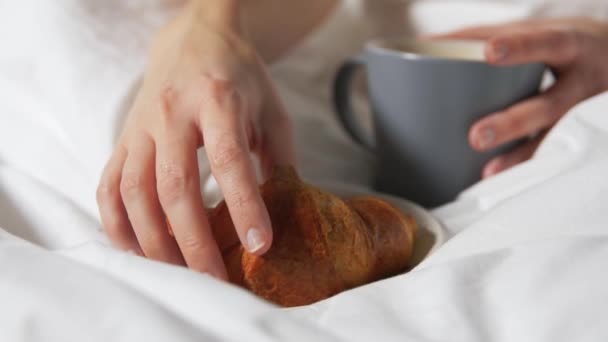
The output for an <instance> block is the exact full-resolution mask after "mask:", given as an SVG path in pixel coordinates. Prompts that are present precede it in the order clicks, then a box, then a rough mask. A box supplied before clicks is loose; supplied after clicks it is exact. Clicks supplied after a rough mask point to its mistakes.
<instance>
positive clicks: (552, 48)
mask: <svg viewBox="0 0 608 342" xmlns="http://www.w3.org/2000/svg"><path fill="white" fill-rule="evenodd" d="M581 39H582V38H581V37H580V36H579V35H578V34H577V33H576V31H573V30H569V29H556V28H550V27H546V28H537V29H531V30H527V31H521V32H512V33H497V34H496V35H493V36H492V38H490V39H489V40H488V42H487V44H486V59H487V60H488V62H490V63H495V64H500V65H513V64H522V63H529V62H543V63H547V64H549V65H555V66H557V65H562V64H565V63H569V62H572V61H573V60H575V58H576V57H577V56H578V55H579V51H580V48H581V46H580V45H581V43H580V40H581Z"/></svg>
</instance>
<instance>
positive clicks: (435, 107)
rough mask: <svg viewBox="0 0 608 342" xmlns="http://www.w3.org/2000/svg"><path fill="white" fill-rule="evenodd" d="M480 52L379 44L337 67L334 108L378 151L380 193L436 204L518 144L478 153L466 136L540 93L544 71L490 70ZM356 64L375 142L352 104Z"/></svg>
mask: <svg viewBox="0 0 608 342" xmlns="http://www.w3.org/2000/svg"><path fill="white" fill-rule="evenodd" d="M483 51H484V44H483V42H479V41H456V40H452V41H447V40H446V41H419V40H406V39H403V38H393V39H381V40H375V41H372V42H370V43H369V44H368V45H367V47H366V49H365V52H364V53H363V54H362V55H360V56H359V57H356V58H354V59H352V60H350V61H348V62H346V63H345V64H344V65H343V66H342V67H341V69H340V71H339V72H338V75H337V77H336V81H335V84H334V102H335V106H336V111H337V113H338V117H339V119H340V121H341V122H342V124H343V125H344V127H345V128H346V130H347V131H348V132H349V133H350V135H351V136H352V138H353V139H354V140H355V141H357V142H359V143H360V144H362V145H364V146H366V147H368V148H370V149H373V151H375V153H376V155H377V165H376V188H377V189H378V190H380V191H382V192H387V193H391V194H394V195H398V196H401V197H405V198H407V199H410V200H412V201H414V202H417V203H419V204H421V205H423V206H426V207H436V206H439V205H441V204H444V203H447V202H449V201H452V200H454V199H455V198H456V196H457V195H458V194H459V193H460V192H461V191H463V190H465V189H466V188H467V187H469V186H471V185H473V184H474V183H476V182H477V181H479V180H480V178H481V170H482V167H483V165H484V164H485V163H486V162H488V161H489V160H490V159H491V158H492V157H494V156H496V155H499V154H502V153H504V152H506V151H507V150H509V149H512V148H513V147H514V146H515V145H516V144H517V143H518V142H515V143H511V144H508V145H505V146H502V147H500V148H497V149H495V150H493V151H490V152H487V153H479V152H476V151H474V150H473V149H472V148H471V147H470V145H469V142H468V132H469V129H470V127H471V125H472V124H473V123H474V122H476V121H477V120H479V119H480V118H481V117H483V116H485V115H488V114H490V113H494V112H496V111H499V110H503V109H505V108H507V107H508V106H510V105H512V104H514V103H517V102H519V101H521V100H524V99H526V98H528V97H530V96H533V95H535V94H537V93H538V91H539V87H540V83H541V81H542V77H543V74H544V71H545V66H544V65H543V64H541V63H532V64H523V65H517V66H508V67H502V66H501V67H499V66H493V65H490V64H488V63H486V62H485V61H484V53H483ZM360 67H365V69H366V70H367V79H368V89H369V98H370V103H371V107H372V112H373V114H374V115H373V123H374V137H375V139H374V140H375V142H371V141H370V140H371V139H369V134H366V133H365V130H364V129H362V128H361V125H360V123H359V122H358V121H357V120H356V115H355V113H354V112H353V108H352V104H351V89H350V88H351V80H352V78H353V75H354V72H355V71H356V70H357V69H358V68H360Z"/></svg>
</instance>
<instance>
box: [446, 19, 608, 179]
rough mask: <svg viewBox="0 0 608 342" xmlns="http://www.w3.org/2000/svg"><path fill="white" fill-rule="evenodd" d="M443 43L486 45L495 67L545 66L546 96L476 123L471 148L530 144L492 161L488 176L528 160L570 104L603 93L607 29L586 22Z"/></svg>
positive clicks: (468, 34)
mask: <svg viewBox="0 0 608 342" xmlns="http://www.w3.org/2000/svg"><path fill="white" fill-rule="evenodd" d="M445 37H448V38H459V39H483V40H486V41H487V45H486V52H485V53H486V59H487V61H488V62H489V63H492V64H496V65H512V64H518V63H528V62H544V63H545V64H546V65H547V66H549V67H550V68H551V70H552V71H553V73H554V75H555V77H556V83H555V84H554V85H553V86H552V87H551V88H550V89H549V90H548V91H547V92H545V93H543V94H540V95H539V96H536V97H534V98H532V99H529V100H525V101H523V102H521V103H517V104H515V105H513V106H512V107H510V108H507V109H506V110H504V111H502V112H498V113H494V114H492V115H490V116H487V117H485V118H483V119H481V120H480V121H478V122H477V123H475V124H474V125H473V126H472V128H471V130H470V133H469V140H470V144H471V146H472V147H473V148H474V149H476V150H478V151H486V150H490V149H493V148H495V147H498V146H500V145H502V144H505V143H508V142H511V141H514V140H517V139H520V138H525V137H532V136H534V138H531V139H530V141H528V142H526V143H525V144H524V145H523V146H520V147H519V148H517V149H515V150H514V151H512V152H509V153H507V154H504V155H502V156H499V157H497V158H495V159H493V160H491V161H490V162H489V163H488V164H487V165H486V166H485V167H484V170H483V176H484V178H485V177H489V176H492V175H495V174H497V173H499V172H501V171H503V170H505V169H508V168H510V167H511V166H514V165H516V164H518V163H521V162H523V161H525V160H528V159H529V158H530V157H531V156H532V154H533V153H534V151H535V150H536V148H537V146H538V145H539V144H540V142H541V141H542V139H543V137H544V135H545V133H546V132H547V131H548V130H549V129H551V127H552V126H553V125H554V124H555V123H556V122H557V121H558V120H559V119H560V118H561V117H562V116H563V115H564V114H565V113H566V112H567V111H568V110H569V109H570V108H572V107H573V106H574V105H576V104H577V103H579V102H581V101H583V100H585V99H587V98H589V97H591V96H594V95H596V94H598V93H601V92H603V91H605V90H608V63H607V61H608V24H607V23H604V22H599V21H594V20H592V19H587V18H571V19H559V20H538V21H524V22H517V23H512V24H507V25H499V26H484V27H476V28H471V29H466V30H463V31H459V32H455V33H451V34H448V35H446V36H445Z"/></svg>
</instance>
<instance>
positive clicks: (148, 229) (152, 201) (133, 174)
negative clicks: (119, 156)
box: [120, 135, 184, 265]
mask: <svg viewBox="0 0 608 342" xmlns="http://www.w3.org/2000/svg"><path fill="white" fill-rule="evenodd" d="M154 164H155V148H154V142H153V141H152V139H151V138H150V137H148V136H146V135H142V136H140V137H138V138H137V139H134V140H133V142H132V144H131V146H130V149H129V154H128V156H127V159H126V161H125V164H124V168H123V170H122V178H121V182H120V193H121V195H122V200H123V203H124V205H125V208H126V210H127V213H128V216H129V220H130V221H131V225H132V227H133V230H134V232H135V235H136V236H137V240H138V241H139V244H140V246H141V248H142V250H143V252H144V254H145V255H146V256H147V257H149V258H151V259H154V260H158V261H164V262H168V263H171V264H175V265H184V260H183V258H182V256H181V253H180V251H179V248H178V246H177V244H176V243H175V240H174V239H173V237H171V235H170V234H169V231H168V230H167V225H166V224H165V217H164V215H163V210H162V208H161V206H160V202H159V200H158V196H157V192H156V178H155V173H154Z"/></svg>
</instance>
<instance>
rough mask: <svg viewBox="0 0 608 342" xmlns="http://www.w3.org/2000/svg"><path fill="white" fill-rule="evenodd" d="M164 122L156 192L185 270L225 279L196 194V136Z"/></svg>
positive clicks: (167, 113) (190, 131)
mask: <svg viewBox="0 0 608 342" xmlns="http://www.w3.org/2000/svg"><path fill="white" fill-rule="evenodd" d="M165 115H172V114H171V113H170V112H166V113H165ZM165 122H166V124H165V128H164V130H163V131H161V132H159V134H158V136H159V137H158V138H157V156H156V158H157V163H156V174H157V183H156V188H157V191H158V195H159V199H160V203H161V204H162V208H163V209H164V212H165V214H166V215H167V219H168V220H169V222H170V224H171V228H172V231H173V235H174V236H175V240H176V241H177V244H178V245H179V248H180V250H181V252H182V254H183V256H184V259H185V262H186V264H187V265H188V267H189V268H192V269H194V270H196V271H199V272H203V273H209V274H211V275H213V276H214V277H216V278H219V279H227V273H226V269H225V266H224V263H223V259H222V255H221V253H220V251H219V249H218V247H217V244H216V242H215V240H214V239H213V235H212V233H211V228H210V226H209V222H208V220H207V217H206V211H205V207H204V205H203V199H202V196H201V192H200V178H199V177H200V176H199V168H198V159H197V153H196V151H197V148H198V141H197V135H198V132H197V130H196V127H194V126H192V127H189V128H186V129H176V127H173V126H171V124H170V122H172V121H171V120H165ZM152 168H154V166H153V167H152Z"/></svg>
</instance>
